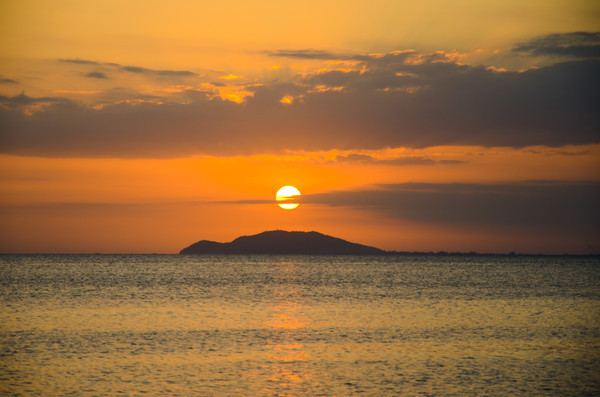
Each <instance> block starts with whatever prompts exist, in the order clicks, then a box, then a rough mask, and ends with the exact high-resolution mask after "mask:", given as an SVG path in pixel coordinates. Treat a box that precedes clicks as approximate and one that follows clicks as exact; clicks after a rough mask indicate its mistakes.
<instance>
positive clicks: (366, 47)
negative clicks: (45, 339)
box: [0, 0, 600, 253]
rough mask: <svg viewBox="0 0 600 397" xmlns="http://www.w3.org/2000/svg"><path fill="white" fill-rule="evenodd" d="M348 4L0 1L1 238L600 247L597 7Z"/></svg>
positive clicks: (180, 244)
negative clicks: (281, 238) (306, 239)
mask: <svg viewBox="0 0 600 397" xmlns="http://www.w3.org/2000/svg"><path fill="white" fill-rule="evenodd" d="M250 4H252V5H250ZM341 4H342V3H339V2H327V1H325V2H323V1H318V2H317V1H306V2H302V3H301V4H300V3H293V2H289V3H281V2H271V1H266V0H265V1H257V2H252V3H248V2H242V1H234V2H229V3H228V4H227V7H225V6H224V5H221V4H220V3H208V2H196V1H175V2H164V1H146V2H143V3H142V2H126V3H123V2H120V1H89V2H78V1H56V2H44V1H22V2H3V3H2V4H1V5H0V15H2V16H1V17H0V19H1V22H2V23H0V131H1V132H0V235H1V237H2V238H1V239H0V240H1V242H0V252H5V253H10V252H24V253H28V252H106V253H109V252H123V253H175V252H178V251H179V250H180V249H182V248H184V247H185V246H187V245H189V244H191V243H193V242H195V241H198V240H201V239H210V240H215V241H230V240H232V239H234V238H236V237H238V236H240V235H244V234H246V235H247V234H255V233H259V232H262V231H265V230H272V229H285V230H307V231H308V230H316V231H319V232H322V233H326V234H330V235H334V236H336V237H340V238H344V239H347V240H350V241H354V242H359V243H363V244H368V245H373V246H377V247H379V248H383V249H389V250H401V251H439V250H446V251H485V252H510V251H518V252H528V253H537V252H542V253H564V252H570V253H591V252H600V234H599V232H600V227H599V224H600V214H599V211H598V209H597V205H595V204H594V203H595V202H596V201H597V200H598V199H599V198H600V183H599V182H600V180H599V179H600V136H599V134H598V116H597V111H596V109H595V107H596V106H595V104H597V103H598V101H597V100H598V91H600V90H598V88H600V87H598V80H597V76H598V72H599V71H600V67H599V66H598V63H599V60H598V58H599V57H600V51H599V50H598V49H599V48H600V34H598V33H594V32H597V31H598V30H600V29H599V27H600V18H599V16H600V7H598V5H597V3H596V2H591V1H547V0H546V1H541V0H540V1H525V2H524V1H504V2H497V3H490V2H481V1H478V0H477V1H476V0H461V1H457V2H451V3H449V2H446V1H442V0H428V1H424V2H420V3H418V4H417V3H414V2H413V3H411V4H408V3H402V2H397V1H383V0H379V1H373V2H369V3H368V4H366V3H365V2H359V1H346V2H344V3H343V6H342V5H341ZM573 32H579V33H573ZM581 48H583V49H584V50H585V51H583V52H582V50H581ZM594 76H595V77H594ZM284 185H293V186H296V187H297V188H298V189H300V191H301V192H302V194H303V201H302V204H301V205H300V206H299V207H298V208H297V209H294V210H291V211H284V210H282V209H280V208H278V207H277V206H276V204H275V203H274V196H275V192H276V191H277V190H278V189H279V188H280V187H281V186H284Z"/></svg>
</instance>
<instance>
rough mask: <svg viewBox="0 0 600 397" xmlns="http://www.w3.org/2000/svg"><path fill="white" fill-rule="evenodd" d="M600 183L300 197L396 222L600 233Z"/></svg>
mask: <svg viewBox="0 0 600 397" xmlns="http://www.w3.org/2000/svg"><path fill="white" fill-rule="evenodd" d="M599 201H600V183H598V182H572V183H568V182H562V181H532V182H528V183H514V184H492V185H485V184H464V183H450V184H444V183H440V184H436V183H403V184H393V185H380V186H376V187H374V188H373V189H371V190H362V191H346V192H330V193H321V194H312V195H304V196H303V202H304V203H312V204H324V205H329V206H353V207H361V208H371V209H375V210H377V211H384V212H386V213H388V214H390V215H391V216H394V217H396V218H400V219H405V220H410V221H416V222H425V223H431V224H443V225H452V226H466V227H474V228H481V229H486V230H488V229H494V228H498V227H509V228H516V229H518V228H521V227H527V228H534V229H535V228H537V229H544V228H556V229H555V232H556V233H565V232H566V231H567V230H571V231H572V230H582V231H584V232H586V233H591V234H593V235H597V234H598V232H600V208H599V207H598V205H597V202H599Z"/></svg>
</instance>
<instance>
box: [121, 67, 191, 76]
mask: <svg viewBox="0 0 600 397" xmlns="http://www.w3.org/2000/svg"><path fill="white" fill-rule="evenodd" d="M121 69H122V70H124V71H126V72H131V73H140V74H156V75H159V76H182V77H183V76H197V74H196V73H194V72H190V71H188V70H153V69H146V68H142V67H139V66H123V67H122V68H121Z"/></svg>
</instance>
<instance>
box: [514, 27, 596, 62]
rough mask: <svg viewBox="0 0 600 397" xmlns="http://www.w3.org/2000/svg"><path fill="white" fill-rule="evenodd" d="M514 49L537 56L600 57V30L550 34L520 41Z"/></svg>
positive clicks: (516, 51) (517, 51)
mask: <svg viewBox="0 0 600 397" xmlns="http://www.w3.org/2000/svg"><path fill="white" fill-rule="evenodd" d="M512 51H513V52H515V53H529V54H531V55H536V56H565V57H575V58H600V32H573V33H555V34H550V35H546V36H542V37H539V38H536V39H533V40H530V41H526V42H523V43H520V44H519V45H518V46H516V47H514V48H513V49H512Z"/></svg>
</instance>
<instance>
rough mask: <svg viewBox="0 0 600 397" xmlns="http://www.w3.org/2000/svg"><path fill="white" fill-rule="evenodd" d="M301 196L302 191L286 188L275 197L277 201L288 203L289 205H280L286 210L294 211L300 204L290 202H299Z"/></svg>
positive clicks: (280, 190) (290, 187)
mask: <svg viewBox="0 0 600 397" xmlns="http://www.w3.org/2000/svg"><path fill="white" fill-rule="evenodd" d="M299 196H300V191H299V190H298V189H296V188H295V187H293V186H284V187H282V188H281V189H279V190H278V191H277V194H276V195H275V200H277V201H288V202H287V203H286V202H283V203H278V204H279V206H280V207H281V208H283V209H284V210H293V209H294V208H297V207H298V205H300V204H298V203H297V202H291V203H290V202H289V201H296V200H298V198H299Z"/></svg>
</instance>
